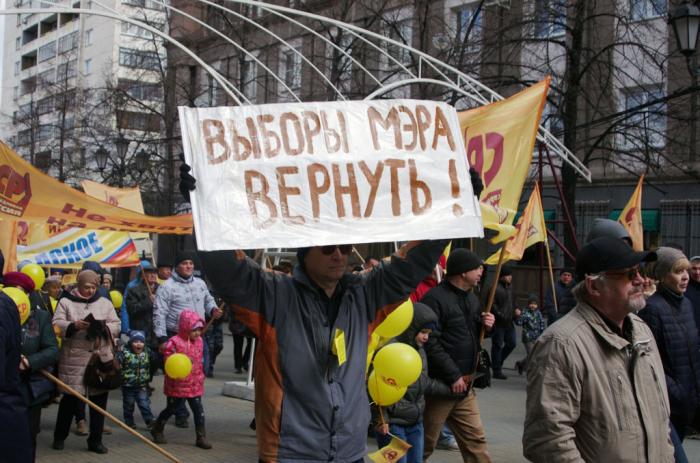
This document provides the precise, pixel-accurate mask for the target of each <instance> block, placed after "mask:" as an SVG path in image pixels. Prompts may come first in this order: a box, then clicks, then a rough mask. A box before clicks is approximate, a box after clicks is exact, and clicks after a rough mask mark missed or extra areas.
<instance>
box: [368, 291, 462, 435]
mask: <svg viewBox="0 0 700 463" xmlns="http://www.w3.org/2000/svg"><path fill="white" fill-rule="evenodd" d="M429 322H432V323H436V324H437V315H435V312H433V310H432V309H431V308H430V307H428V306H427V305H425V304H421V303H416V304H414V305H413V321H412V322H411V324H410V326H409V327H408V328H406V331H404V332H403V333H401V335H399V336H398V337H397V338H396V341H397V342H403V343H405V344H408V345H410V346H412V347H413V348H414V349H416V350H417V351H418V353H419V354H420V358H421V362H422V363H423V367H422V370H421V374H420V376H419V377H418V379H417V380H416V381H415V382H414V383H413V384H411V385H410V386H408V388H407V389H406V393H405V394H404V396H403V397H402V398H401V400H399V401H398V402H396V403H395V404H394V405H390V406H388V407H382V413H383V416H384V421H385V422H387V423H390V424H398V425H400V426H413V425H414V424H417V423H421V422H422V421H423V411H424V410H425V395H441V396H449V395H451V391H450V386H448V385H447V384H445V383H443V382H441V381H439V380H436V379H432V378H430V376H428V358H427V356H426V355H425V350H423V347H422V346H418V345H417V344H416V335H417V334H418V332H419V331H420V330H421V329H422V328H423V327H424V326H425V325H426V324H427V323H429ZM372 416H373V418H374V417H377V418H378V417H379V410H378V409H377V407H375V406H372ZM373 421H374V422H375V423H377V422H378V421H377V420H376V419H373Z"/></svg>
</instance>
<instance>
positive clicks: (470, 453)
mask: <svg viewBox="0 0 700 463" xmlns="http://www.w3.org/2000/svg"><path fill="white" fill-rule="evenodd" d="M482 273H483V265H482V262H481V259H480V258H479V257H478V256H477V255H476V254H474V253H473V252H471V251H468V250H466V249H455V250H454V251H452V253H451V254H450V257H449V258H448V259H447V275H446V277H445V280H443V281H442V283H440V284H439V285H438V286H436V287H435V288H433V289H431V290H430V291H429V292H428V293H427V294H426V295H425V297H424V298H423V299H422V300H421V302H422V303H424V304H426V305H428V306H429V307H430V308H431V309H433V310H434V311H435V313H436V314H437V316H438V328H437V329H436V330H435V331H433V334H432V335H431V336H430V339H429V340H428V343H427V344H426V347H425V350H426V353H427V354H428V373H429V375H430V377H432V378H435V379H439V380H441V381H443V382H445V383H447V384H449V385H450V386H451V389H452V393H453V394H455V396H454V397H433V396H428V397H426V406H425V413H424V415H423V424H424V427H425V451H424V454H423V455H424V459H427V458H428V457H429V456H430V455H431V454H432V453H433V450H434V449H435V445H436V443H437V440H438V437H439V435H440V430H441V429H442V427H443V425H444V424H445V422H447V424H448V426H449V427H450V429H451V430H452V432H453V433H454V435H455V439H456V440H457V444H458V445H459V449H460V451H461V452H462V457H463V458H464V460H465V461H478V462H487V461H491V458H490V456H489V453H488V447H487V445H486V434H485V433H484V428H483V426H482V424H481V419H480V417H479V406H478V404H477V402H476V396H475V394H474V391H473V389H472V388H471V381H470V380H471V376H470V375H472V374H473V373H474V370H475V367H476V356H477V353H478V352H479V347H480V346H479V334H480V331H481V327H482V325H483V326H484V327H486V329H487V330H490V329H491V327H492V326H493V324H494V321H495V317H494V316H493V314H490V313H489V314H486V313H481V305H480V304H479V299H478V298H477V297H476V295H475V294H474V291H473V288H474V286H476V285H477V284H478V283H479V281H480V279H481V274H482Z"/></svg>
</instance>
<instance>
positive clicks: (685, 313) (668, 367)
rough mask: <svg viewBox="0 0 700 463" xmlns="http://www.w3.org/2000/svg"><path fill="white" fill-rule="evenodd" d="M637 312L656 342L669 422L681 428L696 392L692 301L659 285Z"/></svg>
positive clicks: (698, 361) (699, 357)
mask: <svg viewBox="0 0 700 463" xmlns="http://www.w3.org/2000/svg"><path fill="white" fill-rule="evenodd" d="M639 316H640V317H641V318H642V319H643V320H644V321H645V322H647V324H648V325H649V328H651V331H652V333H654V339H656V344H657V345H658V346H659V352H660V354H661V361H662V362H663V365H664V373H665V375H666V387H667V388H668V396H669V399H670V400H671V422H672V423H673V425H674V426H675V427H676V429H678V430H679V432H682V431H681V430H683V429H684V428H685V426H686V425H688V424H690V423H691V422H692V420H693V417H694V415H695V410H696V408H697V407H698V394H699V393H700V354H699V353H698V333H697V330H696V329H695V319H694V318H693V308H692V305H691V304H690V301H689V300H688V299H687V298H685V297H683V296H682V295H679V294H675V293H673V292H671V291H669V290H668V289H667V288H665V287H664V286H663V285H659V286H658V289H657V291H656V293H654V294H652V295H651V296H650V297H649V299H647V305H646V307H645V308H644V309H643V310H641V311H640V312H639Z"/></svg>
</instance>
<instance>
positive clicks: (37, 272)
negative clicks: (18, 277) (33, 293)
mask: <svg viewBox="0 0 700 463" xmlns="http://www.w3.org/2000/svg"><path fill="white" fill-rule="evenodd" d="M22 273H24V274H25V275H27V276H28V277H29V278H31V279H32V281H33V282H34V288H35V289H36V290H37V291H38V290H40V289H41V288H42V286H44V282H45V281H46V274H45V273H44V269H43V268H41V267H39V266H38V265H37V264H34V263H31V264H26V265H25V266H23V267H22Z"/></svg>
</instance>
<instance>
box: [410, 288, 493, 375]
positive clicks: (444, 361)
mask: <svg viewBox="0 0 700 463" xmlns="http://www.w3.org/2000/svg"><path fill="white" fill-rule="evenodd" d="M421 302H422V303H424V304H425V305H427V306H429V307H430V308H431V309H433V311H434V312H435V314H436V315H437V317H438V328H437V329H436V330H433V333H432V334H431V335H430V338H429V339H428V343H427V344H426V345H425V352H426V353H427V354H428V372H429V374H430V377H431V378H436V379H439V380H441V381H443V382H444V383H447V384H454V382H455V381H457V380H458V379H459V378H461V377H462V376H464V375H470V374H472V373H474V369H475V363H474V362H475V360H476V355H477V353H478V352H479V332H480V330H481V305H480V304H479V298H478V297H476V295H475V294H474V291H473V290H471V291H463V290H461V289H459V288H457V287H456V286H454V285H453V284H451V283H450V282H449V281H447V280H443V281H442V282H441V283H440V284H439V285H437V286H436V287H435V288H433V289H431V290H430V291H429V292H428V294H426V295H425V297H423V299H422V300H421Z"/></svg>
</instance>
